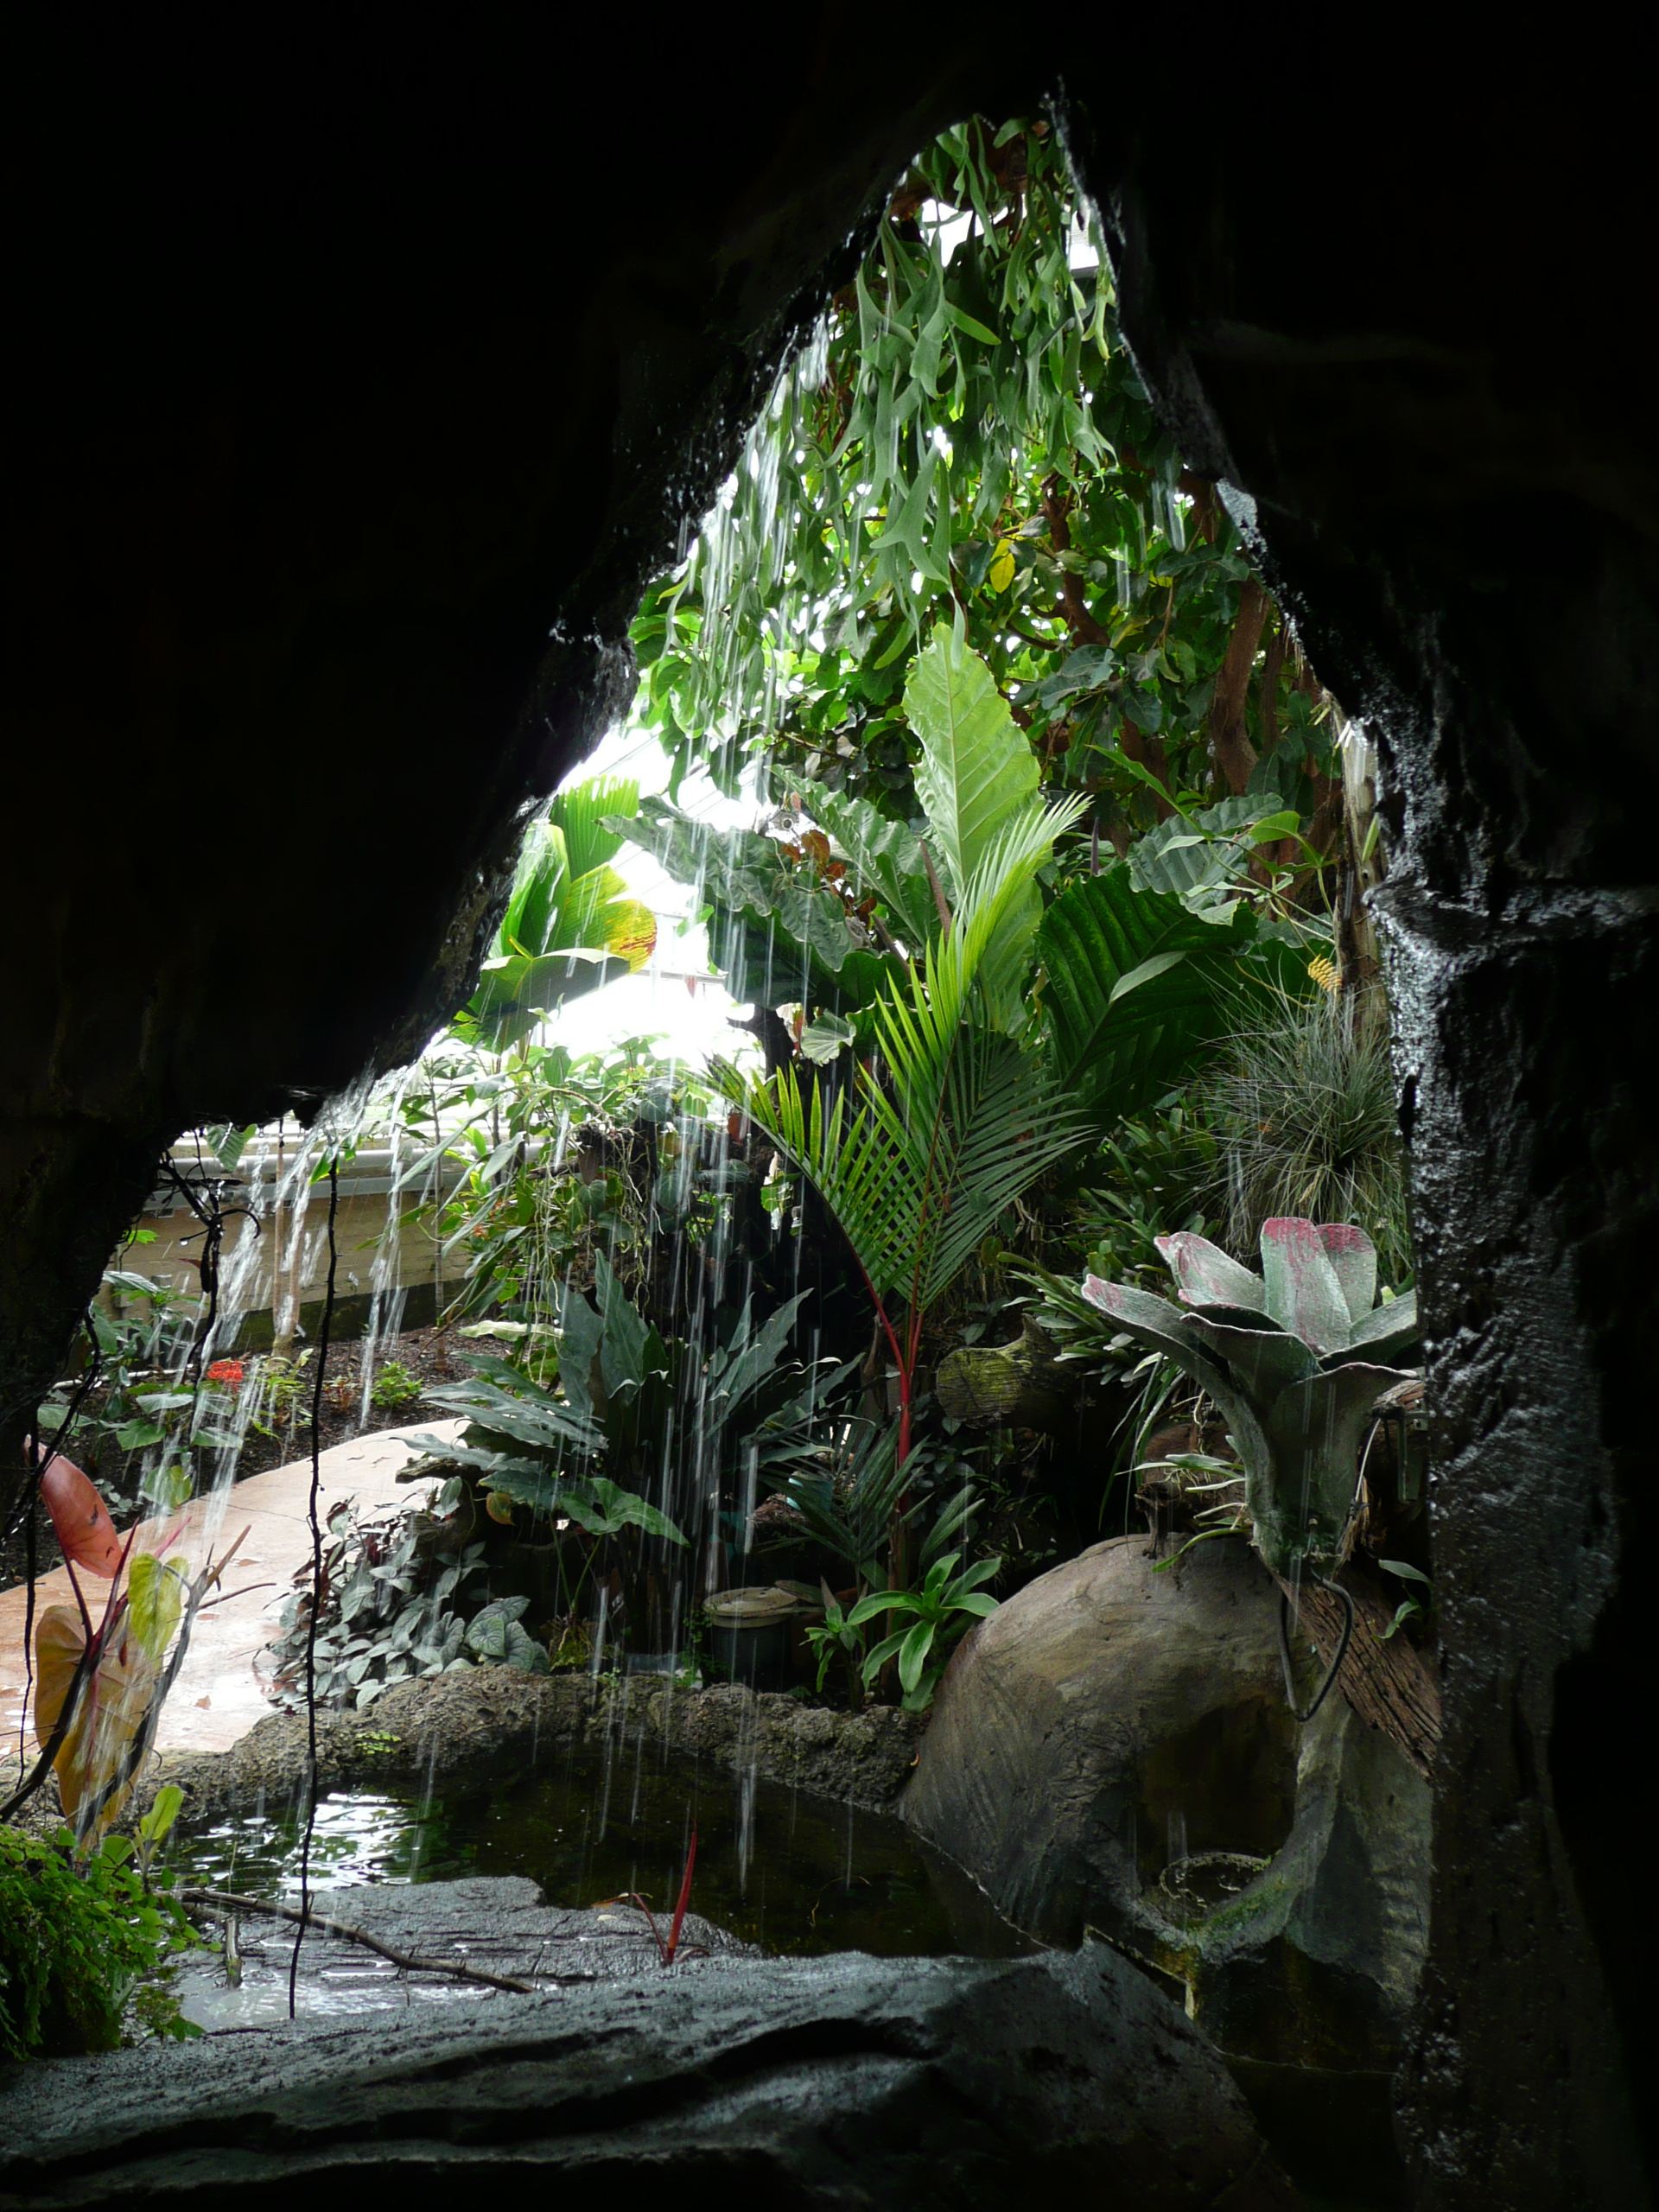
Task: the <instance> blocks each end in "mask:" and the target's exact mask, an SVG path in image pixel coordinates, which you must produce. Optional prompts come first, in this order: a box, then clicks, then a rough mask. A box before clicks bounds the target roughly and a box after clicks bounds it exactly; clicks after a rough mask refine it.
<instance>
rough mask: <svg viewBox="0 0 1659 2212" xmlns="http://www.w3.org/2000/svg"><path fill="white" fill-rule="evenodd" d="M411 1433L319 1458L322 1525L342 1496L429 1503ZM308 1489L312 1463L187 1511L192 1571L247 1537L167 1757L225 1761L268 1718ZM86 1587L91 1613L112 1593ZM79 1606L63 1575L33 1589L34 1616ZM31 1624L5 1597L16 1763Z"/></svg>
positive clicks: (176, 1690)
mask: <svg viewBox="0 0 1659 2212" xmlns="http://www.w3.org/2000/svg"><path fill="white" fill-rule="evenodd" d="M462 1426H463V1424H462V1423H461V1422H460V1421H421V1422H417V1423H415V1424H414V1425H413V1428H412V1430H411V1432H410V1433H414V1432H415V1431H418V1432H419V1433H426V1434H437V1435H440V1436H442V1435H448V1434H459V1433H460V1431H461V1427H462ZM404 1433H405V1432H404V1431H403V1430H401V1429H395V1428H383V1429H378V1430H377V1431H376V1432H375V1433H373V1434H372V1435H369V1436H361V1437H359V1438H357V1439H355V1440H353V1442H352V1443H350V1444H337V1445H335V1446H334V1447H333V1449H332V1450H330V1451H327V1452H324V1453H323V1454H322V1456H321V1475H322V1486H321V1510H322V1514H323V1516H324V1519H325V1521H326V1519H327V1513H328V1510H329V1508H330V1507H331V1506H333V1505H334V1504H336V1503H339V1501H340V1499H341V1498H352V1499H354V1500H355V1501H356V1503H357V1504H358V1505H359V1508H360V1509H362V1510H365V1511H368V1512H378V1511H381V1510H384V1509H385V1508H386V1507H388V1506H391V1505H402V1504H410V1503H414V1501H415V1500H416V1499H417V1498H419V1497H423V1496H425V1495H426V1494H427V1493H428V1491H429V1487H430V1486H429V1484H419V1483H414V1484H410V1483H399V1482H398V1481H397V1471H398V1469H399V1468H401V1467H406V1466H407V1465H409V1462H410V1451H409V1447H408V1446H407V1445H406V1444H405V1443H404ZM310 1491H311V1462H310V1461H309V1459H301V1460H296V1461H295V1462H294V1463H293V1464H292V1465H289V1466H286V1467H273V1468H272V1469H271V1471H270V1473H269V1474H264V1475H253V1476H251V1477H250V1478H249V1479H248V1480H247V1481H246V1482H245V1483H238V1484H234V1485H233V1486H232V1488H231V1489H230V1490H228V1491H223V1492H221V1493H220V1494H219V1496H217V1497H207V1498H198V1499H197V1500H196V1501H195V1502H194V1503H193V1504H191V1505H188V1506H187V1507H186V1508H185V1511H184V1516H183V1519H184V1522H185V1533H184V1541H183V1548H182V1552H181V1554H180V1555H181V1556H182V1557H183V1558H184V1559H186V1560H188V1561H189V1563H190V1565H191V1567H192V1568H193V1569H194V1568H199V1567H200V1566H201V1565H202V1564H203V1563H204V1562H205V1560H206V1559H207V1551H208V1547H209V1545H210V1544H211V1546H212V1548H213V1551H214V1552H215V1553H220V1554H222V1553H223V1552H225V1551H226V1550H228V1548H230V1546H231V1545H232V1543H234V1542H235V1541H236V1539H237V1537H238V1535H241V1532H242V1530H243V1529H246V1530H247V1531H248V1535H247V1537H246V1540H245V1542H244V1543H243V1545H242V1548H241V1549H240V1550H239V1551H238V1554H237V1555H236V1558H235V1560H234V1561H233V1563H232V1567H231V1571H230V1574H229V1576H228V1577H227V1587H228V1589H229V1591H230V1592H231V1595H230V1597H229V1598H228V1599H227V1600H226V1603H224V1604H222V1605H214V1606H213V1607H212V1608H211V1609H207V1608H204V1610H203V1611H201V1613H200V1614H199V1615H198V1617H197V1620H196V1626H195V1631H194V1635H193V1636H192V1637H191V1640H190V1649H189V1653H188V1656H187V1658H186V1660H185V1662H184V1666H183V1668H182V1669H181V1671H180V1675H179V1679H178V1681H176V1682H175V1685H174V1687H173V1694H172V1695H171V1697H169V1698H168V1701H167V1705H166V1707H165V1708H164V1710H163V1712H162V1719H161V1725H160V1727H159V1729H158V1731H157V1733H156V1749H157V1750H158V1751H228V1750H229V1749H230V1748H231V1746H232V1745H233V1744H235V1743H238V1741H239V1740H240V1739H241V1738H243V1737H244V1736H245V1735H246V1734H247V1732H248V1731H249V1729H251V1727H252V1726H254V1724H255V1723H256V1722H257V1721H260V1720H263V1719H264V1718H265V1716H266V1714H267V1713H270V1710H271V1708H270V1706H269V1705H268V1704H267V1703H266V1702H265V1699H264V1692H263V1691H262V1690H261V1689H260V1688H259V1684H258V1681H257V1679H256V1677H255V1675H254V1670H253V1662H254V1656H255V1654H256V1653H257V1651H259V1650H260V1649H262V1647H263V1646H264V1645H265V1644H266V1643H269V1642H270V1638H271V1636H272V1634H273V1633H274V1631H275V1628H276V1623H277V1613H278V1611H280V1609H281V1607H282V1605H283V1601H284V1599H286V1598H287V1597H288V1595H289V1589H290V1586H291V1585H292V1582H293V1579H294V1576H295V1574H296V1572H297V1571H298V1569H299V1568H300V1567H302V1565H303V1564H304V1562H305V1561H306V1560H308V1558H309V1557H310V1554H311V1530H310V1526H309V1523H308V1519H307V1514H308V1506H309V1501H310ZM172 1526H173V1523H172V1522H171V1520H168V1521H165V1522H163V1521H153V1522H146V1523H145V1526H144V1529H143V1531H142V1532H141V1533H140V1535H139V1537H138V1541H137V1544H136V1545H135V1547H134V1548H135V1550H143V1549H145V1548H148V1547H147V1546H146V1541H145V1539H146V1536H149V1537H151V1538H153V1539H156V1540H159V1539H160V1538H161V1537H162V1536H163V1535H165V1534H166V1533H167V1532H168V1530H169V1529H170V1528H171V1527H172ZM81 1586H82V1588H83V1590H84V1591H85V1592H86V1600H87V1603H88V1604H89V1605H93V1606H94V1607H96V1605H98V1604H99V1602H100V1600H101V1599H102V1597H103V1596H104V1595H105V1593H106V1592H107V1590H108V1585H107V1584H106V1583H102V1582H97V1581H93V1580H91V1579H90V1578H89V1577H87V1576H85V1575H83V1576H82V1577H81ZM74 1602H75V1600H74V1593H73V1591H72V1590H71V1588H70V1586H69V1576H68V1572H67V1569H66V1568H63V1567H59V1568H57V1569H56V1570H55V1571H54V1573H50V1574H44V1575H42V1576H41V1578H40V1580H39V1581H38V1582H37V1583H36V1585H35V1607H36V1611H37V1614H38V1611H39V1610H40V1609H41V1607H44V1606H47V1605H73V1604H74ZM24 1618H25V1592H24V1591H23V1589H22V1586H21V1585H19V1586H18V1587H17V1588H16V1589H15V1590H7V1591H4V1592H0V1745H5V1746H8V1747H9V1748H10V1750H11V1751H13V1752H14V1754H15V1751H16V1743H17V1735H18V1729H19V1726H20V1724H24V1725H26V1714H25V1696H26V1687H25V1686H26V1680H27V1677H26V1674H25V1669H24V1664H23V1623H24ZM29 1748H30V1750H31V1751H32V1749H33V1744H32V1740H31V1743H30V1746H29Z"/></svg>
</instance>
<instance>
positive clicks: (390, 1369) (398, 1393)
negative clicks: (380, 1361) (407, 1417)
mask: <svg viewBox="0 0 1659 2212" xmlns="http://www.w3.org/2000/svg"><path fill="white" fill-rule="evenodd" d="M420 1395H421V1384H420V1380H419V1378H418V1376H415V1375H412V1374H411V1373H410V1370H409V1369H408V1368H407V1367H405V1366H404V1363H403V1362H402V1360H400V1359H389V1360H387V1361H386V1363H385V1365H384V1366H383V1367H382V1368H381V1370H380V1372H379V1373H378V1375H377V1376H375V1378H374V1384H373V1388H372V1389H371V1390H370V1392H369V1403H370V1404H371V1405H372V1406H378V1407H379V1408H381V1409H382V1411H391V1409H392V1408H396V1407H397V1406H409V1405H413V1404H414V1402H415V1401H416V1398H418V1397H419V1396H420Z"/></svg>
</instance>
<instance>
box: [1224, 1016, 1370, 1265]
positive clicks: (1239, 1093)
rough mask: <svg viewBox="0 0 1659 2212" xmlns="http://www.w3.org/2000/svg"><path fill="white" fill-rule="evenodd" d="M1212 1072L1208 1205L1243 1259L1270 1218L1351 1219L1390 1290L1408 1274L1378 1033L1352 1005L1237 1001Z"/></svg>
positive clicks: (1225, 1238) (1230, 1243)
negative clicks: (1372, 1249)
mask: <svg viewBox="0 0 1659 2212" xmlns="http://www.w3.org/2000/svg"><path fill="white" fill-rule="evenodd" d="M1229 1031H1230V1033H1229V1035H1228V1037H1227V1039H1226V1044H1225V1049H1224V1052H1223V1053H1222V1055H1221V1058H1220V1059H1219V1061H1218V1063H1217V1068H1216V1071H1215V1073H1214V1074H1213V1075H1212V1076H1211V1077H1209V1078H1208V1079H1207V1080H1206V1081H1205V1083H1204V1084H1203V1086H1202V1103H1203V1109H1204V1112H1205V1118H1206V1120H1207V1122H1208V1123H1209V1126H1210V1128H1211V1131H1212V1133H1213V1135H1214V1137H1215V1141H1216V1147H1217V1166H1216V1173H1215V1176H1214V1179H1213V1185H1212V1192H1211V1198H1210V1203H1211V1205H1212V1207H1213V1208H1214V1211H1215V1212H1216V1214H1217V1217H1218V1218H1219V1223H1220V1234H1221V1236H1222V1237H1223V1239H1224V1242H1225V1243H1227V1244H1229V1245H1230V1246H1231V1247H1232V1249H1234V1250H1235V1251H1248V1250H1249V1249H1251V1248H1252V1247H1253V1246H1254V1245H1255V1243H1256V1241H1257V1239H1258V1238H1259V1237H1260V1236H1261V1233H1262V1224H1263V1223H1264V1222H1266V1221H1268V1220H1271V1219H1272V1218H1273V1217H1274V1216H1275V1215H1287V1214H1299V1215H1302V1216H1305V1217H1307V1218H1308V1219H1311V1220H1326V1221H1357V1222H1358V1223H1360V1224H1362V1225H1363V1228H1364V1229H1365V1230H1366V1231H1367V1232H1368V1234H1369V1235H1370V1237H1371V1239H1372V1241H1373V1242H1374V1243H1375V1244H1376V1249H1377V1255H1378V1259H1379V1261H1380V1262H1381V1263H1382V1266H1383V1269H1384V1272H1385V1274H1387V1275H1388V1276H1389V1279H1390V1280H1391V1281H1394V1282H1395V1283H1398V1282H1400V1281H1402V1279H1406V1278H1408V1277H1409V1275H1410V1273H1411V1236H1410V1227H1409V1223H1408V1216H1407V1211H1406V1189H1405V1173H1404V1166H1403V1162H1402V1157H1401V1147H1400V1125H1399V1119H1398V1114H1397V1109H1396V1108H1395V1095H1394V1072H1393V1069H1392V1066H1391V1065H1390V1062H1389V1041H1388V1038H1387V1036H1386V1034H1383V1035H1379V1034H1378V1033H1376V1031H1375V1030H1374V1029H1371V1028H1368V1027H1363V1026H1361V1025H1358V1024H1357V1023H1356V1021H1355V1019H1354V1007H1353V1004H1352V1002H1351V1000H1343V999H1339V998H1338V996H1337V995H1335V994H1334V993H1332V992H1327V991H1316V992H1315V993H1314V994H1313V997H1312V999H1311V1000H1310V999H1306V998H1300V999H1296V998H1288V997H1284V996H1279V995H1269V994H1259V995H1256V996H1255V998H1254V999H1249V1000H1247V999H1245V998H1243V997H1240V998H1237V999H1236V1001H1235V1003H1234V1005H1233V1007H1232V1009H1231V1020H1230V1024H1229Z"/></svg>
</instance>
